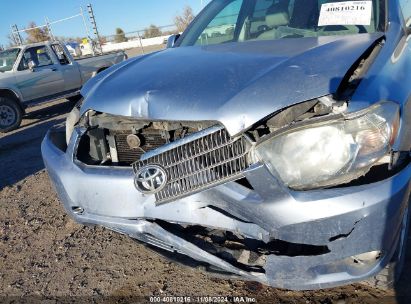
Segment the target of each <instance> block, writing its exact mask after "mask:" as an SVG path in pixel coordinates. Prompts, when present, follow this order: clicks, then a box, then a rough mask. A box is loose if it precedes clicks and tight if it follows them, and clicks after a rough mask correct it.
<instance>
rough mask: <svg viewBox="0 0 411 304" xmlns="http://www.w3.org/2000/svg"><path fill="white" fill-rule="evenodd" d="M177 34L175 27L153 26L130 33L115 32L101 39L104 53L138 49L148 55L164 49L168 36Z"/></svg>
mask: <svg viewBox="0 0 411 304" xmlns="http://www.w3.org/2000/svg"><path fill="white" fill-rule="evenodd" d="M176 33H178V31H177V28H176V26H175V25H164V26H154V25H151V26H149V27H147V28H144V29H141V30H136V31H132V32H126V33H124V32H122V31H117V33H116V34H115V35H109V36H104V37H102V41H101V42H102V48H103V51H104V52H110V51H115V50H126V49H132V48H138V49H139V51H140V53H142V54H144V53H150V52H153V51H156V50H160V49H163V48H165V46H166V43H167V39H168V37H169V36H170V35H172V34H176Z"/></svg>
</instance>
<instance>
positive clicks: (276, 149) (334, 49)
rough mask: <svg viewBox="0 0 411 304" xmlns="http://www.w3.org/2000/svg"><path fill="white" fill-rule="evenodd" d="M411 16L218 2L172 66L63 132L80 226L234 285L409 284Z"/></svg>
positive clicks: (99, 96) (350, 4)
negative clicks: (403, 278) (405, 275)
mask: <svg viewBox="0 0 411 304" xmlns="http://www.w3.org/2000/svg"><path fill="white" fill-rule="evenodd" d="M408 3H410V2H409V1H402V0H393V1H388V0H372V1H371V0H367V1H344V2H341V1H324V0H214V1H212V2H211V3H210V4H209V5H208V6H207V7H206V8H205V9H204V10H203V11H202V12H201V13H200V14H199V15H198V16H197V17H196V19H195V20H194V22H193V23H192V24H191V25H190V26H189V28H188V29H187V30H186V31H185V32H184V33H183V34H182V35H181V36H180V37H178V36H171V37H170V39H169V41H168V48H167V49H166V50H163V51H160V52H156V53H152V54H147V55H144V56H140V57H136V58H132V59H129V60H128V61H125V62H123V63H121V64H118V65H116V66H114V67H112V68H110V69H108V70H106V71H104V72H102V73H101V74H99V75H97V76H96V77H95V78H93V79H92V80H91V81H89V82H88V83H87V84H86V85H85V87H84V88H83V90H82V92H81V93H82V96H83V99H82V101H81V102H80V103H79V104H78V106H76V107H75V108H74V109H73V111H72V112H71V113H70V115H69V116H68V118H67V124H66V130H65V131H64V130H63V131H62V130H59V129H53V130H50V131H49V133H48V134H47V136H46V137H45V139H44V141H43V143H42V153H43V158H44V162H45V165H46V167H47V170H48V172H49V175H50V178H51V180H52V182H53V184H54V186H55V188H56V191H57V193H58V195H59V197H60V199H61V201H62V202H63V204H64V206H65V208H66V209H67V212H68V213H70V215H72V216H73V218H74V219H75V220H76V221H78V222H80V223H84V224H96V225H102V226H104V227H107V228H108V229H111V230H114V231H117V232H119V233H123V234H127V235H129V236H130V237H132V238H134V239H137V240H139V241H142V242H144V243H145V244H147V246H149V247H150V248H152V249H153V250H157V251H158V252H160V253H162V254H164V255H165V256H167V257H169V258H172V259H176V260H178V261H184V262H186V263H187V264H190V265H191V266H198V267H201V268H202V269H206V270H207V271H210V272H214V273H217V274H219V275H226V276H227V277H231V278H240V279H244V280H253V281H258V282H261V283H264V284H268V285H271V286H274V287H281V288H287V289H294V290H304V289H318V288H325V287H331V286H337V285H343V284H348V283H352V282H355V281H364V280H367V282H368V283H370V284H373V285H375V286H380V287H386V286H389V285H391V284H393V283H394V282H395V280H398V278H399V275H400V273H401V268H402V265H403V263H404V256H405V255H404V251H405V245H406V239H407V237H406V236H407V232H408V210H409V209H408V201H409V197H410V189H411V183H410V178H411V164H410V150H411V126H410V124H411V101H410V98H411V86H410V83H411V49H410V46H409V39H408V38H409V35H410V33H411V30H410V28H409V27H408V25H409V22H408V21H409V20H410V19H409V17H410V16H411V6H410V4H408ZM377 274H378V276H377Z"/></svg>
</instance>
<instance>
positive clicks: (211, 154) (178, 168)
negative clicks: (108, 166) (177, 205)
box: [133, 129, 249, 203]
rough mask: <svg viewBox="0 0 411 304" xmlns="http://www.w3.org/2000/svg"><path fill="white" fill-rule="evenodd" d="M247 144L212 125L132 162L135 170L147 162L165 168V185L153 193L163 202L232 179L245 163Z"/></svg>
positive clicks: (246, 162) (246, 163)
mask: <svg viewBox="0 0 411 304" xmlns="http://www.w3.org/2000/svg"><path fill="white" fill-rule="evenodd" d="M248 151H249V145H248V142H247V140H246V139H245V138H244V137H238V138H235V139H232V138H230V136H229V134H228V133H227V131H226V130H224V129H214V131H213V132H211V133H210V134H207V135H205V136H203V137H200V138H197V139H194V140H192V141H189V142H187V143H185V144H182V145H180V146H176V147H174V148H172V149H170V150H167V151H165V152H163V153H160V154H157V155H153V156H152V157H150V158H147V159H145V160H141V161H138V162H136V163H134V164H133V168H134V172H135V173H137V171H138V170H139V169H140V168H142V167H143V166H145V165H148V164H156V165H159V166H161V167H163V168H164V169H165V171H166V172H167V177H168V181H167V184H166V186H165V187H164V188H163V189H162V190H161V191H160V192H157V193H156V194H155V196H156V200H157V203H165V202H168V201H170V200H174V199H176V198H181V197H184V196H187V195H189V194H191V193H193V192H198V191H200V190H204V189H207V188H210V187H212V186H216V185H219V184H222V183H225V182H227V181H230V180H235V179H237V178H240V177H241V173H242V171H244V169H246V168H247V167H248V161H247V153H248Z"/></svg>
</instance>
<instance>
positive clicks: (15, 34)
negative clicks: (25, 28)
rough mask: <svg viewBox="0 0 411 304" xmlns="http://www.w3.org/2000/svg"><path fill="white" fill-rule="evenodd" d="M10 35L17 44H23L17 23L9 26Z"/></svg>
mask: <svg viewBox="0 0 411 304" xmlns="http://www.w3.org/2000/svg"><path fill="white" fill-rule="evenodd" d="M11 35H12V37H13V38H14V41H15V42H17V44H18V45H22V44H23V39H22V38H21V36H20V32H19V29H18V27H17V24H15V25H12V26H11Z"/></svg>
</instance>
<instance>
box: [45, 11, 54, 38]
mask: <svg viewBox="0 0 411 304" xmlns="http://www.w3.org/2000/svg"><path fill="white" fill-rule="evenodd" d="M45 20H46V27H47V32H48V34H49V37H50V40H51V41H54V35H53V31H52V30H51V24H50V22H49V18H47V17H46V18H45Z"/></svg>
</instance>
